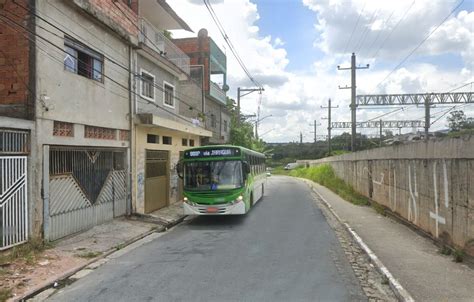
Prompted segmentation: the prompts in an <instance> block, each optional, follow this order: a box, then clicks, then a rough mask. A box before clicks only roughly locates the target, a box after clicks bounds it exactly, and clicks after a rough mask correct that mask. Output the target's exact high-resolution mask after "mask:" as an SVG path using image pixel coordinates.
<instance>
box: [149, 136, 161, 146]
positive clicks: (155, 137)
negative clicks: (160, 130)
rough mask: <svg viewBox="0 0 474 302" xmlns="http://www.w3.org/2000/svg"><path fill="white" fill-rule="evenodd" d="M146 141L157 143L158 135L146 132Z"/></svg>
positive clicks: (158, 141)
mask: <svg viewBox="0 0 474 302" xmlns="http://www.w3.org/2000/svg"><path fill="white" fill-rule="evenodd" d="M146 142H147V143H149V144H159V143H160V136H159V135H154V134H148V135H147V136H146Z"/></svg>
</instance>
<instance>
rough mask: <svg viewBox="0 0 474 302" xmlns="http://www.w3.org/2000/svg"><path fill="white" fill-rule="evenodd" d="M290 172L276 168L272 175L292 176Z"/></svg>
mask: <svg viewBox="0 0 474 302" xmlns="http://www.w3.org/2000/svg"><path fill="white" fill-rule="evenodd" d="M290 172H291V171H290V170H285V169H283V167H281V166H280V167H276V168H273V170H272V174H275V175H290Z"/></svg>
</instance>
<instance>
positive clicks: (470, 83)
mask: <svg viewBox="0 0 474 302" xmlns="http://www.w3.org/2000/svg"><path fill="white" fill-rule="evenodd" d="M472 83H474V81H471V82H469V83H466V84H464V85H462V86H459V87H456V88H453V89H451V90H450V91H448V93H451V92H453V91H455V90H458V89H461V88H464V87H466V86H468V85H471V87H472Z"/></svg>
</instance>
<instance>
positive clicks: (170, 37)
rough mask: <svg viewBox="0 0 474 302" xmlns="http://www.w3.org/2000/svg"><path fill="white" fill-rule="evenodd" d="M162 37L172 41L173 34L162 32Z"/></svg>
mask: <svg viewBox="0 0 474 302" xmlns="http://www.w3.org/2000/svg"><path fill="white" fill-rule="evenodd" d="M163 35H165V37H167V38H168V39H170V40H171V39H173V34H172V33H171V32H170V31H167V30H164V31H163Z"/></svg>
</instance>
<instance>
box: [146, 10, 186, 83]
mask: <svg viewBox="0 0 474 302" xmlns="http://www.w3.org/2000/svg"><path fill="white" fill-rule="evenodd" d="M140 42H142V43H144V44H145V45H146V46H148V47H150V48H151V49H153V50H155V51H156V52H157V53H159V54H160V55H161V56H163V57H165V58H166V59H168V60H169V61H170V62H172V63H173V64H174V65H176V66H178V67H179V68H181V69H182V70H183V71H184V72H185V73H186V74H188V75H189V57H188V56H187V55H186V54H185V53H184V52H183V51H182V50H181V49H179V48H178V47H177V46H176V45H174V43H173V42H171V41H170V40H169V39H168V38H166V37H165V35H164V34H163V31H162V30H158V29H157V28H155V27H154V26H153V25H152V24H151V23H150V22H148V21H147V20H146V19H143V18H142V19H140Z"/></svg>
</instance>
